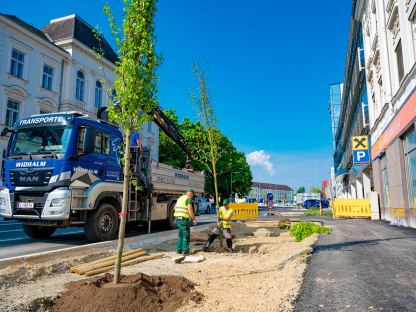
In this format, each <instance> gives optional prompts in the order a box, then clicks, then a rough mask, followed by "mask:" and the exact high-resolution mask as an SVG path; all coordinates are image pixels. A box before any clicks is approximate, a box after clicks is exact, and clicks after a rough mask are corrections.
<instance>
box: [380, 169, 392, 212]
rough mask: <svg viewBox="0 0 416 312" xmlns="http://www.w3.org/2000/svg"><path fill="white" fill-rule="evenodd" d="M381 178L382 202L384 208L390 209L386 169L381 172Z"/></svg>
mask: <svg viewBox="0 0 416 312" xmlns="http://www.w3.org/2000/svg"><path fill="white" fill-rule="evenodd" d="M381 177H382V179H383V202H384V207H390V192H389V175H388V173H387V168H384V169H383V170H382V171H381Z"/></svg>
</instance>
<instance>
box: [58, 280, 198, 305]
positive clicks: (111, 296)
mask: <svg viewBox="0 0 416 312" xmlns="http://www.w3.org/2000/svg"><path fill="white" fill-rule="evenodd" d="M112 281H113V275H111V274H106V275H104V276H100V277H95V278H90V279H86V280H82V281H77V282H71V283H69V284H68V286H67V287H68V291H67V292H65V293H64V294H63V295H62V297H60V298H58V299H57V300H56V302H55V304H54V306H53V307H52V308H51V312H59V311H66V312H102V311H114V312H130V311H136V312H148V311H166V312H170V311H175V310H176V309H177V307H178V305H181V304H182V302H184V301H192V302H195V303H198V302H200V301H201V300H202V295H201V294H199V293H198V292H196V291H195V286H194V284H193V283H192V282H190V281H189V280H187V279H186V278H184V277H179V276H171V275H167V276H148V275H145V274H142V273H138V274H135V275H128V276H124V277H122V279H121V280H120V283H119V284H117V285H114V284H113V283H112ZM91 298H94V300H91Z"/></svg>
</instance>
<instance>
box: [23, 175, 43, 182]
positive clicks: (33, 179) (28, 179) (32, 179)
mask: <svg viewBox="0 0 416 312" xmlns="http://www.w3.org/2000/svg"><path fill="white" fill-rule="evenodd" d="M19 182H21V183H33V182H39V176H22V177H19Z"/></svg>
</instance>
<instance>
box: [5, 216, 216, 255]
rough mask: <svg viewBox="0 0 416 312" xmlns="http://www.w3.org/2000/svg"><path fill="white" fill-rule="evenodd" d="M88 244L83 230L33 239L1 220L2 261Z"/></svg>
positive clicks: (206, 219) (201, 220) (140, 230)
mask: <svg viewBox="0 0 416 312" xmlns="http://www.w3.org/2000/svg"><path fill="white" fill-rule="evenodd" d="M197 219H198V224H201V225H202V224H205V223H210V222H214V221H215V214H209V215H206V214H201V215H200V216H199V217H197ZM163 230H166V228H165V227H162V226H157V225H155V226H154V227H153V230H152V232H160V231H163ZM146 233H147V228H146V227H144V226H142V227H136V228H132V229H128V230H127V233H126V237H133V236H138V235H143V234H146ZM86 244H89V242H88V241H87V240H86V239H85V236H84V231H83V228H78V227H69V228H65V229H58V230H57V231H56V232H55V233H54V234H53V235H52V236H51V237H50V238H49V239H33V238H31V237H29V236H27V235H26V234H25V233H24V232H23V229H22V225H21V223H20V222H19V221H14V220H12V221H4V220H3V219H2V218H0V260H1V259H6V258H11V257H18V256H23V255H29V254H33V253H39V252H45V251H53V250H58V249H62V248H67V247H73V246H80V245H86Z"/></svg>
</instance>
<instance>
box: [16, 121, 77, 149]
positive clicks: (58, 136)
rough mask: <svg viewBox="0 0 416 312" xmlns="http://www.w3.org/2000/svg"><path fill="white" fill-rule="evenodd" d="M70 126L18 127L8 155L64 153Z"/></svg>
mask: <svg viewBox="0 0 416 312" xmlns="http://www.w3.org/2000/svg"><path fill="white" fill-rule="evenodd" d="M71 130H72V128H71V127H65V126H46V127H42V128H40V127H39V128H37V127H36V128H23V129H18V130H17V131H16V133H15V134H14V135H13V141H12V144H11V146H10V153H9V155H10V156H15V155H34V154H56V153H64V152H65V150H66V148H67V146H68V143H69V137H70V135H71Z"/></svg>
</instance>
